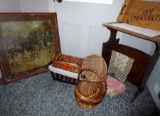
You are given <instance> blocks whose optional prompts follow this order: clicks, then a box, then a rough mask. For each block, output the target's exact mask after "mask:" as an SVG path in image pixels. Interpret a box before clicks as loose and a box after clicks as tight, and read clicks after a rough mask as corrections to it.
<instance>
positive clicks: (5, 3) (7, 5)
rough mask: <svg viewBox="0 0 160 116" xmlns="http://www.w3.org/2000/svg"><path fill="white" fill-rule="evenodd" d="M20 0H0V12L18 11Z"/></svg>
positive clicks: (19, 9)
mask: <svg viewBox="0 0 160 116" xmlns="http://www.w3.org/2000/svg"><path fill="white" fill-rule="evenodd" d="M20 11H21V5H20V0H0V12H20Z"/></svg>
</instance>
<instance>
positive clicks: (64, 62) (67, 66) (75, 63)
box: [52, 53, 83, 73]
mask: <svg viewBox="0 0 160 116" xmlns="http://www.w3.org/2000/svg"><path fill="white" fill-rule="evenodd" d="M82 62H83V58H78V57H74V56H69V55H64V54H61V53H60V54H57V55H56V56H55V57H54V59H53V60H52V64H53V66H54V67H56V68H60V69H63V70H67V71H70V72H74V73H79V72H80V68H81V65H82Z"/></svg>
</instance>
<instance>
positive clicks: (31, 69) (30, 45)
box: [0, 13, 60, 83]
mask: <svg viewBox="0 0 160 116" xmlns="http://www.w3.org/2000/svg"><path fill="white" fill-rule="evenodd" d="M3 15H4V14H3ZM8 15H11V18H9V19H10V20H8ZM8 15H4V16H6V18H7V20H3V21H1V22H0V35H1V36H0V42H1V44H0V46H1V47H0V51H1V66H2V68H1V69H2V72H3V74H2V76H3V79H4V81H5V83H9V82H13V81H15V80H19V79H22V78H25V77H29V76H31V75H35V74H39V73H41V72H45V71H47V70H48V67H47V65H48V63H49V62H50V61H51V60H52V59H53V58H54V56H55V55H56V54H57V53H59V52H60V43H59V34H58V26H57V17H56V14H55V13H51V14H43V13H42V14H30V15H29V14H27V15H26V14H8ZM16 15H17V17H18V19H16ZM20 15H21V17H19V16H20ZM45 16H46V17H48V18H46V17H45ZM12 17H14V18H12ZM21 18H22V19H21ZM25 18H26V20H25ZM15 19H16V20H15Z"/></svg>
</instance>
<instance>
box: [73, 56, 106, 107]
mask: <svg viewBox="0 0 160 116" xmlns="http://www.w3.org/2000/svg"><path fill="white" fill-rule="evenodd" d="M106 77H107V65H106V63H105V61H104V59H103V58H102V57H100V56H98V55H89V56H87V57H86V58H84V61H83V63H82V69H81V72H80V73H79V76H78V84H77V85H76V86H75V91H74V92H75V97H76V102H77V104H78V105H79V106H80V107H82V108H84V109H90V108H93V107H95V106H96V105H97V104H98V103H100V102H101V101H102V99H103V98H104V96H105V94H106V90H107V85H106Z"/></svg>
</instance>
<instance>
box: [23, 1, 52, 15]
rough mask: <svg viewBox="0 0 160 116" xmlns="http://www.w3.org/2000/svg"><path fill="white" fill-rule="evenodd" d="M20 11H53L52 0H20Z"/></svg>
mask: <svg viewBox="0 0 160 116" xmlns="http://www.w3.org/2000/svg"><path fill="white" fill-rule="evenodd" d="M20 4H21V12H54V2H53V0H20Z"/></svg>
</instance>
